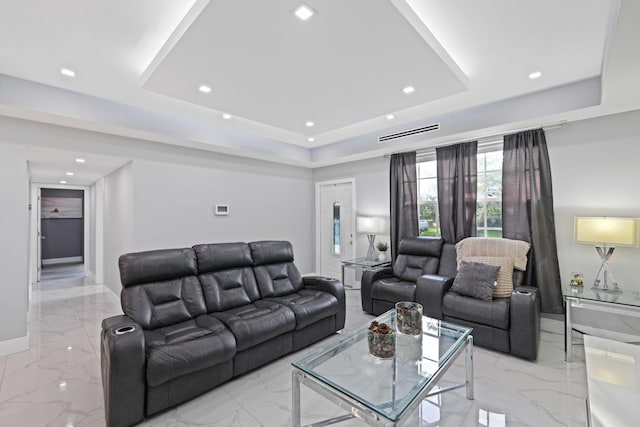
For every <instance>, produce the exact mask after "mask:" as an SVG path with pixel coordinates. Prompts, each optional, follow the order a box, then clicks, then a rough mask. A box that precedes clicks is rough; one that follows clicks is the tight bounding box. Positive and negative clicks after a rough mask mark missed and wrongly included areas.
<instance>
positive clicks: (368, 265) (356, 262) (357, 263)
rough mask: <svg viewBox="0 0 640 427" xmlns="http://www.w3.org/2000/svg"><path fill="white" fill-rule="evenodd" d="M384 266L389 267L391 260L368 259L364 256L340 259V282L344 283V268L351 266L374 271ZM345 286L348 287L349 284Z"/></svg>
mask: <svg viewBox="0 0 640 427" xmlns="http://www.w3.org/2000/svg"><path fill="white" fill-rule="evenodd" d="M386 267H391V261H379V260H377V259H376V260H370V259H366V258H356V259H349V260H344V261H342V283H343V284H344V269H345V268H353V269H358V268H359V269H362V270H365V271H375V270H381V269H383V268H386ZM344 285H345V287H347V288H350V287H351V286H347V285H346V284H344Z"/></svg>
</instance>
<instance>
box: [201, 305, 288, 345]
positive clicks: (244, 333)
mask: <svg viewBox="0 0 640 427" xmlns="http://www.w3.org/2000/svg"><path fill="white" fill-rule="evenodd" d="M212 315H213V316H215V317H216V318H218V319H220V320H221V321H222V322H223V323H224V324H225V325H226V326H227V328H229V329H230V330H231V332H233V336H234V337H235V339H236V347H237V349H238V351H242V350H246V349H248V348H250V347H253V346H255V345H257V344H260V343H262V342H265V341H268V340H269V339H271V338H274V337H277V336H278V335H282V334H285V333H287V332H291V331H293V330H294V329H295V328H296V317H295V315H294V314H293V311H291V309H289V308H288V307H286V306H284V305H282V304H277V303H275V302H272V301H263V300H258V301H256V302H254V303H253V304H247V305H243V306H240V307H236V308H233V309H231V310H226V311H223V312H220V313H214V314H212Z"/></svg>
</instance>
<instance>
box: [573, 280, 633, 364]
mask: <svg viewBox="0 0 640 427" xmlns="http://www.w3.org/2000/svg"><path fill="white" fill-rule="evenodd" d="M562 294H563V296H564V300H565V302H566V308H565V360H566V361H567V362H572V361H573V351H572V350H573V348H572V342H571V335H572V331H573V316H572V314H573V313H572V311H573V309H574V308H579V309H583V310H592V311H596V312H598V311H599V312H605V313H611V314H617V315H623V316H631V317H638V318H640V296H639V295H638V293H637V292H629V293H627V292H623V293H621V294H610V293H605V292H597V291H593V290H591V289H588V288H587V289H585V288H583V287H573V286H572V287H566V288H564V289H563V290H562ZM614 332H615V331H614Z"/></svg>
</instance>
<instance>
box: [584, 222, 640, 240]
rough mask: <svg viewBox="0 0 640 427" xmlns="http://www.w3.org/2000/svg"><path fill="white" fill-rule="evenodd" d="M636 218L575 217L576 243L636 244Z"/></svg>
mask: <svg viewBox="0 0 640 427" xmlns="http://www.w3.org/2000/svg"><path fill="white" fill-rule="evenodd" d="M637 224H638V222H637V219H636V218H616V217H575V219H574V233H575V234H574V237H575V241H576V242H577V243H585V244H592V245H600V246H638V230H637Z"/></svg>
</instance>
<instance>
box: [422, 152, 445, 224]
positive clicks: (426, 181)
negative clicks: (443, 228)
mask: <svg viewBox="0 0 640 427" xmlns="http://www.w3.org/2000/svg"><path fill="white" fill-rule="evenodd" d="M417 166H418V177H419V178H418V231H419V233H420V235H421V236H439V235H440V219H439V212H438V179H437V176H436V175H437V164H436V161H435V160H430V161H428V162H421V163H418V165H417Z"/></svg>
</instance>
